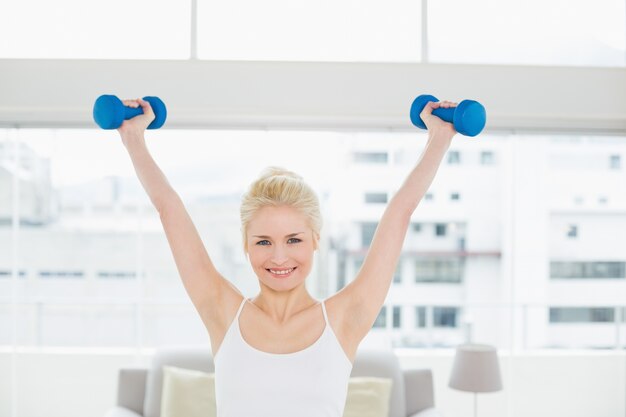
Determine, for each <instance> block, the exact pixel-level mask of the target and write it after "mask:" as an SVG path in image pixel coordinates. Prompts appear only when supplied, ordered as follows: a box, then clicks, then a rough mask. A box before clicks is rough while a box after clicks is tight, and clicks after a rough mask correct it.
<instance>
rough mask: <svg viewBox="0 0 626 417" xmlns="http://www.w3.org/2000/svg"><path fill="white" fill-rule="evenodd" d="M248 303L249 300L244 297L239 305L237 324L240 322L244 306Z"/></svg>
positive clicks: (236, 317)
mask: <svg viewBox="0 0 626 417" xmlns="http://www.w3.org/2000/svg"><path fill="white" fill-rule="evenodd" d="M246 301H248V299H247V298H246V297H243V300H241V304H240V305H239V310H237V315H236V316H235V322H236V321H237V320H239V315H240V314H241V310H243V306H244V304H245V303H246Z"/></svg>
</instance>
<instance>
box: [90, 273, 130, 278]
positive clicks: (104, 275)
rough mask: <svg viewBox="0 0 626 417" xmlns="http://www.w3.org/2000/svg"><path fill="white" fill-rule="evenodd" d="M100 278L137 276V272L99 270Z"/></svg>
mask: <svg viewBox="0 0 626 417" xmlns="http://www.w3.org/2000/svg"><path fill="white" fill-rule="evenodd" d="M98 278H135V273H134V272H123V271H101V272H98Z"/></svg>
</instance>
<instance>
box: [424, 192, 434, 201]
mask: <svg viewBox="0 0 626 417" xmlns="http://www.w3.org/2000/svg"><path fill="white" fill-rule="evenodd" d="M434 199H435V196H434V195H433V193H426V195H425V196H424V200H426V201H432V200H434Z"/></svg>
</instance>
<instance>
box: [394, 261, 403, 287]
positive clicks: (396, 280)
mask: <svg viewBox="0 0 626 417" xmlns="http://www.w3.org/2000/svg"><path fill="white" fill-rule="evenodd" d="M393 283H394V284H401V283H402V264H401V263H400V262H398V265H397V266H396V270H395V271H394V272H393Z"/></svg>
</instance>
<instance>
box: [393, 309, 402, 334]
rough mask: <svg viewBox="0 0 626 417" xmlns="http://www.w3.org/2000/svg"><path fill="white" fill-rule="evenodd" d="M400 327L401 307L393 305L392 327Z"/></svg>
mask: <svg viewBox="0 0 626 417" xmlns="http://www.w3.org/2000/svg"><path fill="white" fill-rule="evenodd" d="M401 327H402V307H401V306H393V328H394V329H399V328H401Z"/></svg>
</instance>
